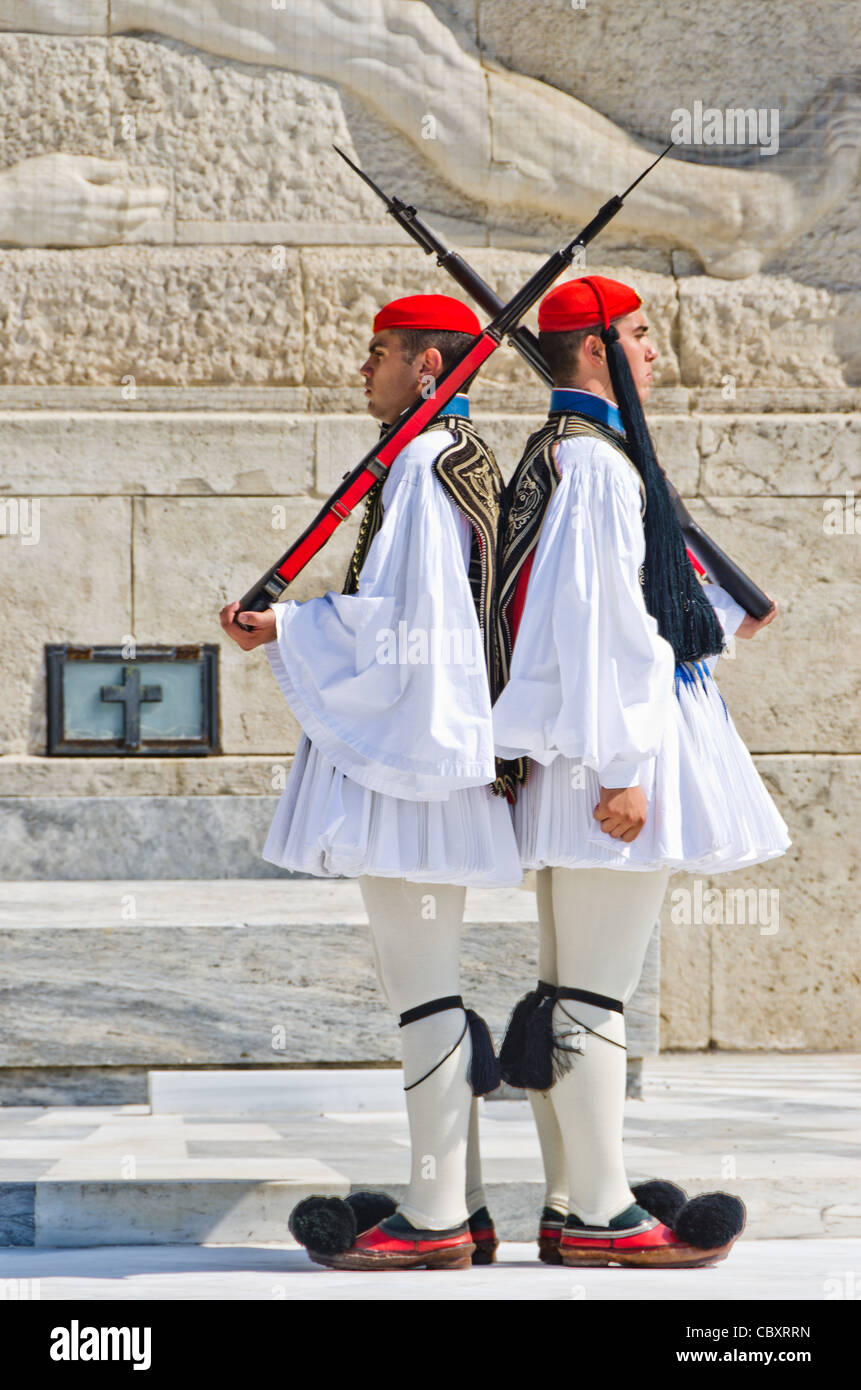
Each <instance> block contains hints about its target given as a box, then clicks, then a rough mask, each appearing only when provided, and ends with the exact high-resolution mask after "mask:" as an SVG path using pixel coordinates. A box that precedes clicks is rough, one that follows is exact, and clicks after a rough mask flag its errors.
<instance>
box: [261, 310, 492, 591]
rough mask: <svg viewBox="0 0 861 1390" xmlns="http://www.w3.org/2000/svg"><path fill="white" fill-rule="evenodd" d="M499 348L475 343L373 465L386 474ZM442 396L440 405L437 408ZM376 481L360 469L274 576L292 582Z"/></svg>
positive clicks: (487, 341) (484, 338)
mask: <svg viewBox="0 0 861 1390" xmlns="http://www.w3.org/2000/svg"><path fill="white" fill-rule="evenodd" d="M498 347H499V342H498V340H497V339H496V338H494V337H493V336H492V335H491V334H490V333H488V332H486V331H485V332H484V333H482V334H481V336H480V337H479V338H478V339H477V341H476V343H475V344H474V346H473V347H472V348H471V349H470V351H469V352H468V353H467V355H466V357H465V358H464V359H463V361H462V362H461V363H460V364H459V365H458V366H457V367H455V369H454V370H453V371H452V372H451V373H450V374H449V375H448V376H447V377H446V378H445V381H444V382H442V383H441V384H439V385H438V386H437V389H436V391H435V392H434V394H433V395H431V396H428V398H427V400H425V401H423V402H422V404H421V406H420V407H419V409H418V410H417V411H416V412H415V413H414V414H413V415H411V416H410V418H409V419H408V420H405V421H404V423H403V425H402V426H401V428H400V429H399V430H398V431H397V433H396V434H394V435H393V436H392V438H391V439H390V440H389V442H388V443H387V444H385V445H384V446H383V448H382V449H380V451H379V453H378V454H377V455H376V456H375V461H376V462H378V463H380V464H382V465H383V467H384V468H385V469H386V470H388V469H389V468H390V467H391V466H392V464H393V463H394V461H395V459H396V458H397V456H398V454H399V453H400V452H401V449H405V448H406V446H407V444H410V443H411V442H412V440H414V439H415V438H416V436H417V435H419V434H421V432H422V430H423V429H424V427H425V425H427V424H428V423H429V422H430V421H431V420H432V419H433V418H434V416H436V415H439V414H440V413H441V412H442V410H443V408H444V407H445V405H446V404H447V402H448V401H450V400H451V398H452V396H455V395H456V394H457V391H458V389H459V387H461V386H462V385H463V383H464V382H465V381H468V380H469V378H470V377H471V376H472V375H473V373H474V372H476V371H477V370H478V368H479V367H480V366H481V364H482V362H486V361H487V358H488V357H490V355H491V354H492V353H493V352H495V350H496V349H497V348H498ZM440 396H442V404H440ZM376 481H377V474H376V473H375V472H374V471H373V469H371V468H370V467H368V468H363V469H362V471H361V473H360V474H359V475H358V477H356V478H354V479H353V481H352V483H351V484H350V486H349V487H348V488H346V489H345V490H344V491H343V492H342V493H341V495H340V497H339V498H338V499H337V501H336V502H333V504H332V506H331V507H330V508H329V510H328V511H327V512H326V514H325V515H324V516H322V517H321V518H320V520H319V521H318V522H317V524H316V526H314V528H313V530H312V531H311V532H310V534H309V535H307V536H305V538H304V540H301V541H299V542H297V544H296V545H295V546H294V547H293V549H292V550H291V551H290V553H289V555H287V556H285V559H284V563H283V564H282V565H280V566H279V567H278V570H277V573H278V574H279V575H280V577H281V578H282V579H283V580H285V581H286V582H287V583H289V582H290V580H291V579H295V577H296V575H297V574H298V573H299V572H300V570H302V569H304V568H305V566H306V565H307V563H308V561H309V560H311V559H312V558H313V557H314V556H315V555H316V554H317V551H318V550H320V549H321V548H322V547H323V546H324V545H325V543H326V541H327V540H328V539H329V537H330V536H331V535H332V533H333V531H335V530H336V529H337V527H338V526H340V524H341V522H342V521H345V520H346V519H347V517H348V516H349V515H350V513H351V512H352V511H353V509H354V507H357V506H358V504H359V503H360V502H361V500H362V498H363V497H365V496H366V494H367V493H368V492H370V490H371V488H372V487H373V485H374V483H375V482H376Z"/></svg>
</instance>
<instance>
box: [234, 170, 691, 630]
mask: <svg viewBox="0 0 861 1390" xmlns="http://www.w3.org/2000/svg"><path fill="white" fill-rule="evenodd" d="M672 148H673V146H672V144H669V145H668V146H667V148H666V149H665V150H663V151H662V152H661V154H659V155H658V158H657V159H654V160H652V163H651V164H650V165H649V167H648V169H644V171H643V173H642V174H640V176H639V178H636V179H635V180H634V182H633V183H632V184H630V186H629V187H628V188H626V189H625V192H624V193H620V194H617V195H616V196H614V197H612V198H609V199H608V201H607V202H606V203H605V204H604V206H603V207H602V208H600V209H599V210H598V212H597V213H596V214H595V216H594V217H593V218H592V221H591V222H589V223H588V224H587V225H586V226H585V227H584V228H583V230H582V232H579V233H578V234H577V236H575V237H574V239H573V241H569V243H568V245H567V246H563V247H562V248H561V249H560V250H558V251H554V252H553V254H552V256H549V257H548V259H547V260H546V261H545V262H544V265H542V266H541V267H540V268H539V269H538V270H537V271H536V272H535V274H534V275H533V276H532V277H531V279H529V280H528V281H527V282H526V284H525V285H524V286H523V288H522V289H521V290H518V292H517V294H516V295H515V296H514V298H513V299H510V300H509V301H508V303H507V304H503V303H502V301H501V300H500V299H497V298H496V296H493V298H494V303H495V306H496V307H495V308H494V310H493V311H492V312H493V318H492V319H491V321H490V323H489V324H488V325H487V327H486V328H485V329H483V331H482V332H481V333H479V334H478V335H477V336H476V337H475V338H474V339H473V341H472V343H471V345H470V346H469V347H468V348H466V349H465V350H464V351H463V352H462V353H461V355H460V356H459V357H458V358H457V359H456V361H454V362H453V363H452V364H451V366H450V367H449V368H448V369H447V370H446V371H445V372H443V373H442V375H441V376H440V377H438V378H437V381H436V386H435V389H434V392H433V394H432V395H430V396H428V397H427V398H426V399H419V400H417V401H416V402H415V404H414V405H412V406H410V407H409V409H408V410H406V411H404V413H403V415H401V416H400V417H399V419H398V420H397V421H396V422H395V424H394V425H391V426H390V427H389V429H388V430H386V432H385V434H384V435H382V436H381V438H380V439H379V441H378V442H377V444H376V445H375V446H374V448H372V449H369V451H368V453H367V454H365V457H364V458H363V459H361V460H360V462H359V463H357V464H356V466H355V468H354V469H352V471H351V472H349V473H345V474H344V478H343V481H342V482H341V483H340V484H339V485H338V487H337V488H336V489H335V491H334V492H333V493H332V496H331V497H330V498H329V500H328V501H327V502H326V503H325V504H324V505H323V507H322V508H321V509H320V511H319V512H318V513H317V515H316V516H315V518H314V520H313V521H312V522H311V525H310V526H308V527H307V528H306V529H305V530H304V531H303V532H302V535H301V536H300V537H299V539H298V540H296V541H294V542H293V544H292V545H291V547H290V549H289V550H288V551H287V552H286V554H285V555H282V556H281V559H280V560H278V561H277V563H276V564H274V565H273V566H272V568H271V569H270V570H267V571H266V573H265V574H264V575H263V578H262V579H259V580H258V581H257V583H256V584H255V585H254V586H253V588H251V589H249V590H248V593H247V594H245V595H244V597H243V598H242V600H241V602H240V606H239V608H238V609H237V610H236V611H237V613H244V612H248V613H262V612H263V610H264V609H266V608H269V607H271V605H272V604H273V603H274V602H276V601H277V600H278V599H279V598H280V597H281V595H282V594H283V592H284V590H285V589H286V588H287V586H288V584H289V583H290V581H291V580H293V579H295V578H296V575H297V574H299V572H300V570H303V569H304V568H305V566H306V565H307V563H308V561H309V560H310V559H312V558H313V556H314V555H316V554H317V551H318V550H321V549H322V547H323V546H324V545H325V544H326V541H327V540H328V539H329V537H330V536H331V535H332V533H333V531H335V530H336V529H337V527H338V526H340V524H341V522H342V521H344V520H346V518H347V517H348V516H349V515H350V513H351V512H352V510H353V508H354V507H355V506H356V505H357V504H358V503H359V502H361V500H362V498H363V497H364V496H366V494H367V493H368V492H370V490H371V488H372V487H373V485H374V483H375V482H376V481H377V479H378V478H384V477H385V476H386V473H387V472H388V470H389V468H390V467H391V465H392V463H393V462H394V460H395V459H396V458H397V456H398V454H399V453H400V452H401V450H402V449H403V448H405V447H406V445H407V444H409V443H410V441H411V440H413V439H415V437H416V435H418V434H420V433H421V431H422V430H423V429H424V428H425V426H426V425H428V424H429V423H430V421H431V420H433V418H434V416H436V415H438V414H439V413H440V412H441V411H442V409H443V407H444V406H445V405H447V403H448V402H449V401H450V400H451V398H452V396H454V395H456V394H457V392H458V391H459V390H460V389H461V387H462V386H463V384H464V383H465V382H467V381H469V379H470V377H471V376H473V375H474V374H475V372H477V371H478V369H479V367H480V366H481V364H482V363H483V362H486V361H487V359H488V357H490V356H491V354H492V353H494V352H495V351H496V349H497V348H498V347H499V344H500V343H501V342H502V339H503V338H507V337H510V336H511V335H512V334H513V333H514V332H515V330H516V329H517V325H518V323H519V321H520V319H522V317H523V315H524V314H525V313H526V312H527V311H528V310H529V309H531V308H532V305H533V304H535V303H536V302H537V300H539V299H541V297H542V295H544V293H545V292H546V291H547V290H548V289H549V288H550V286H551V285H552V284H553V281H554V280H556V279H557V278H558V277H559V276H560V275H561V274H562V271H563V270H565V269H566V267H567V266H569V265H570V264H571V262H572V261H573V259H574V257H575V255H576V254H577V252H578V250H579V249H580V247H581V246H586V245H588V243H589V242H590V241H591V240H592V238H593V237H594V236H597V234H598V232H600V231H601V230H602V229H603V228H604V227H606V225H607V223H608V222H609V221H610V219H611V218H613V217H615V216H616V213H617V212H618V211H619V209H620V208H621V206H622V204H623V202H624V201H625V199H626V198H627V196H628V194H629V193H630V192H632V190H633V189H635V188H636V187H637V184H638V183H640V181H641V180H642V179H644V178H645V177H646V174H648V173H649V171H650V170H651V169H654V167H655V165H656V164H657V163H658V160H661V159H663V157H664V155H665V154H668V153H669V151H670V150H671V149H672ZM363 177H364V175H363ZM485 289H487V287H486V286H485ZM488 293H490V291H489V290H488ZM539 357H540V354H539ZM545 371H546V367H545ZM234 621H236V619H234ZM238 626H239V627H241V628H243V629H244V630H245V631H246V632H248V631H250V628H249V627H248V625H247V624H246V623H239V624H238Z"/></svg>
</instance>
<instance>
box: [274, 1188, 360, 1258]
mask: <svg viewBox="0 0 861 1390" xmlns="http://www.w3.org/2000/svg"><path fill="white" fill-rule="evenodd" d="M287 1229H288V1231H289V1232H290V1234H291V1236H292V1237H293V1239H294V1240H298V1242H299V1244H300V1245H304V1246H305V1248H306V1250H316V1251H318V1252H319V1253H320V1254H321V1255H342V1254H343V1253H344V1251H345V1250H349V1248H350V1246H351V1245H352V1244H353V1242H354V1241H355V1239H356V1236H357V1234H358V1227H357V1224H356V1214H355V1212H354V1211H353V1208H352V1207H351V1206H349V1205H348V1203H347V1202H345V1201H344V1200H343V1198H341V1197H306V1198H305V1199H304V1201H301V1202H299V1203H297V1205H296V1206H295V1207H294V1208H293V1210H292V1211H291V1213H290V1218H289V1220H288V1222H287Z"/></svg>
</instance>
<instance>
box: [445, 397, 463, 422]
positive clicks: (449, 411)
mask: <svg viewBox="0 0 861 1390" xmlns="http://www.w3.org/2000/svg"><path fill="white" fill-rule="evenodd" d="M440 415H463V416H465V417H466V419H467V420H468V419H469V397H468V396H464V395H461V394H458V395H456V396H452V398H451V400H450V401H448V402H447V404H446V405H444V406H443V408H442V410H441V411H440Z"/></svg>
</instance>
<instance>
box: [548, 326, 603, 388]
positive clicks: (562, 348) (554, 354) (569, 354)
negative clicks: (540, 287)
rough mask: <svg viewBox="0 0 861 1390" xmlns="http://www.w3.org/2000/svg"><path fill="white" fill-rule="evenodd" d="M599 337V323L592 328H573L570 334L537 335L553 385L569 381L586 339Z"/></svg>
mask: <svg viewBox="0 0 861 1390" xmlns="http://www.w3.org/2000/svg"><path fill="white" fill-rule="evenodd" d="M600 336H601V325H600V323H596V324H595V325H594V327H592V328H574V329H572V330H571V332H570V333H539V334H538V346H539V347H540V349H541V353H542V356H543V357H544V360H545V362H546V363H547V365H548V367H549V368H550V372H551V374H552V376H553V382H554V385H557V386H558V385H560V384H561V383H562V382H565V381H570V380H571V378H572V377H573V375H574V373H575V372H576V370H577V355H578V353H579V352H580V349H581V347H582V346H583V344H584V343H585V341H586V339H587V338H589V337H594V338H599V337H600Z"/></svg>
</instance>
